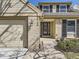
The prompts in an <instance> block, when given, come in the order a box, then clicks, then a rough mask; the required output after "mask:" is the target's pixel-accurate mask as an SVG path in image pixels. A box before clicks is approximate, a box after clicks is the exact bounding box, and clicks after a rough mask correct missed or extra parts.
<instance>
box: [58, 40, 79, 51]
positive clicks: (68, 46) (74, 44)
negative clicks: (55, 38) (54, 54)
mask: <svg viewBox="0 0 79 59" xmlns="http://www.w3.org/2000/svg"><path fill="white" fill-rule="evenodd" d="M57 47H58V48H59V49H61V50H63V51H75V50H79V40H76V39H74V40H71V39H69V40H63V41H59V42H58V45H57Z"/></svg>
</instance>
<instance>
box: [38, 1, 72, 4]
mask: <svg viewBox="0 0 79 59" xmlns="http://www.w3.org/2000/svg"><path fill="white" fill-rule="evenodd" d="M40 4H72V2H39V3H38V5H40Z"/></svg>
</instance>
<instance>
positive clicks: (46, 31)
mask: <svg viewBox="0 0 79 59" xmlns="http://www.w3.org/2000/svg"><path fill="white" fill-rule="evenodd" d="M41 37H50V22H41Z"/></svg>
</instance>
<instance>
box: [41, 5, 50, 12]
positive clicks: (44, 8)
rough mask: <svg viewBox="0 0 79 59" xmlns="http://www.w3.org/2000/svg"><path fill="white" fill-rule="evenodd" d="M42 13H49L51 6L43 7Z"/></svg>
mask: <svg viewBox="0 0 79 59" xmlns="http://www.w3.org/2000/svg"><path fill="white" fill-rule="evenodd" d="M42 11H43V12H49V11H50V6H43V8H42Z"/></svg>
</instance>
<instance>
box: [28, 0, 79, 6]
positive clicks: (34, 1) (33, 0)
mask: <svg viewBox="0 0 79 59" xmlns="http://www.w3.org/2000/svg"><path fill="white" fill-rule="evenodd" d="M28 1H29V2H30V3H32V4H33V5H37V4H38V2H72V4H79V0H28Z"/></svg>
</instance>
